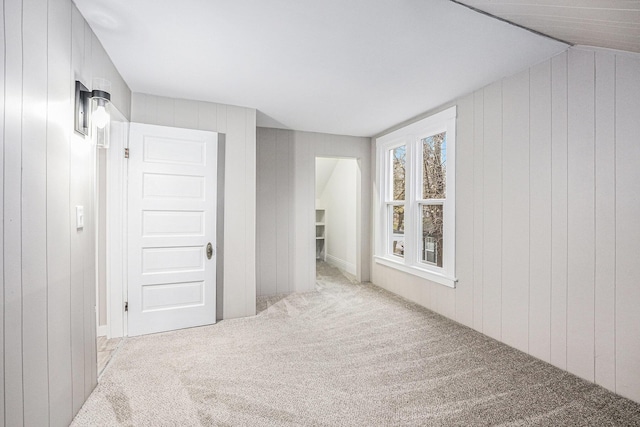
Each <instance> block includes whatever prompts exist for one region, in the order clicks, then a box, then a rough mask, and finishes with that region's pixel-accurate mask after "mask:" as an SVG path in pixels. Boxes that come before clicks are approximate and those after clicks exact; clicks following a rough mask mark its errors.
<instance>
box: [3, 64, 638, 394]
mask: <svg viewBox="0 0 640 427" xmlns="http://www.w3.org/2000/svg"><path fill="white" fill-rule="evenodd" d="M615 98H616V104H615V105H616V146H615V150H616V151H615V153H616V157H615V158H616V195H615V200H616V221H615V224H616V225H615V227H616V274H615V280H616V287H615V292H616V307H615V313H616V391H617V392H618V393H620V394H621V395H623V396H626V397H628V398H630V399H633V400H635V401H636V402H640V369H639V368H638V366H640V356H639V355H640V333H638V325H640V310H639V309H638V305H639V302H640V286H638V276H639V268H638V254H639V253H640V227H639V226H638V218H640V198H639V197H638V183H639V182H640V168H639V167H638V165H640V144H638V141H640V60H639V59H637V58H630V57H624V56H622V55H619V56H618V57H617V59H616V90H615ZM5 345H6V344H5Z"/></svg>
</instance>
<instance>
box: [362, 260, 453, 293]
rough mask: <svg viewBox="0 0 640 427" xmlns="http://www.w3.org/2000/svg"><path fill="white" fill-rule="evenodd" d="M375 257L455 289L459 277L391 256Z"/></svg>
mask: <svg viewBox="0 0 640 427" xmlns="http://www.w3.org/2000/svg"><path fill="white" fill-rule="evenodd" d="M373 259H374V260H375V262H376V263H377V264H381V265H384V266H386V267H391V268H395V269H396V270H400V271H402V272H404V273H409V274H413V275H414V276H418V277H421V278H423V279H427V280H430V281H432V282H435V283H439V284H441V285H444V286H447V287H449V288H454V289H455V287H456V282H457V281H458V279H455V278H452V277H448V276H445V275H444V274H440V273H436V272H435V271H431V270H427V269H426V268H420V267H418V266H415V265H406V264H403V263H401V262H398V261H395V260H392V259H389V258H385V257H381V256H374V257H373Z"/></svg>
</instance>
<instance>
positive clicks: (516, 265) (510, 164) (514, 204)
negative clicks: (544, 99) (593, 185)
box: [502, 71, 529, 352]
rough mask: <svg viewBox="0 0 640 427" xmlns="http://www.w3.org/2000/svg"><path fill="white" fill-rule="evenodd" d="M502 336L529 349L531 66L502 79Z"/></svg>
mask: <svg viewBox="0 0 640 427" xmlns="http://www.w3.org/2000/svg"><path fill="white" fill-rule="evenodd" d="M502 100H503V106H502V108H503V123H502V134H503V135H502V138H503V139H502V339H503V340H504V342H505V343H507V344H509V345H511V346H513V347H515V348H517V349H519V350H522V351H525V352H526V351H528V344H529V343H528V341H529V340H528V332H529V72H528V71H525V72H522V73H519V74H516V75H515V76H513V77H510V78H507V79H505V80H504V83H503V85H502Z"/></svg>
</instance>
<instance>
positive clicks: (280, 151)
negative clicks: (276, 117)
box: [260, 130, 293, 294]
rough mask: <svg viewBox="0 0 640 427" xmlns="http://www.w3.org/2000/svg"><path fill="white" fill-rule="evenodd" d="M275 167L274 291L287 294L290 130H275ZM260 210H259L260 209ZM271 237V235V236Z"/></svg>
mask: <svg viewBox="0 0 640 427" xmlns="http://www.w3.org/2000/svg"><path fill="white" fill-rule="evenodd" d="M274 132H275V133H276V138H275V168H276V171H275V172H276V195H275V199H273V200H275V204H276V229H275V233H276V235H275V240H276V254H277V256H276V261H275V264H276V286H277V288H276V293H278V294H287V293H289V292H291V283H290V282H289V277H290V274H289V257H290V253H289V224H291V223H292V222H293V221H291V217H292V216H293V215H292V212H291V209H292V208H293V205H292V200H291V197H290V196H291V179H290V173H289V170H290V169H291V163H290V162H289V152H290V151H291V149H292V147H291V144H290V141H289V137H290V135H291V132H286V131H282V130H275V131H274ZM260 211H261V210H260ZM260 214H261V213H260ZM271 238H273V236H271Z"/></svg>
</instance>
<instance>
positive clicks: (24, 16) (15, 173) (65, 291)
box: [0, 0, 130, 426]
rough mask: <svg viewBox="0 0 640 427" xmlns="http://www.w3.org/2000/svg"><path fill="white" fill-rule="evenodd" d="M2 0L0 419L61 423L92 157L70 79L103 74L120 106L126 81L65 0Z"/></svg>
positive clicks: (87, 287)
mask: <svg viewBox="0 0 640 427" xmlns="http://www.w3.org/2000/svg"><path fill="white" fill-rule="evenodd" d="M3 5H4V7H3V8H2V9H0V21H2V26H3V30H4V31H2V32H0V38H4V40H2V41H0V56H1V57H2V60H3V68H4V70H5V72H4V73H2V76H3V77H1V78H2V79H4V81H2V82H0V110H2V111H0V193H1V194H0V199H1V200H3V205H2V209H1V210H0V213H1V215H0V217H1V220H0V229H1V230H0V236H2V244H0V265H1V268H2V271H3V275H2V277H1V278H0V280H2V281H3V283H2V285H0V296H1V298H2V304H0V329H2V331H1V333H0V348H1V350H2V351H1V354H2V356H1V358H0V367H2V368H0V426H4V425H7V426H17V425H51V426H66V425H69V423H70V422H71V420H72V417H73V415H74V414H75V413H76V412H77V411H78V410H79V409H80V407H81V405H82V404H83V403H84V401H85V399H86V397H87V396H88V395H89V394H90V393H91V391H92V390H93V388H94V387H95V385H96V369H97V360H96V341H95V331H96V330H95V327H96V325H95V320H96V316H95V311H94V306H95V286H96V281H95V274H96V273H95V272H96V265H95V255H96V252H95V222H94V199H95V188H94V181H95V162H96V157H95V146H94V144H93V143H92V142H91V140H90V139H88V138H84V137H81V136H78V135H77V134H75V133H74V131H73V103H74V96H73V94H74V81H75V80H76V79H78V80H82V81H83V82H84V83H85V85H86V86H87V87H89V88H91V84H92V80H93V79H94V78H106V79H107V80H109V81H110V82H111V85H112V86H111V87H112V89H111V93H112V100H113V103H114V105H115V106H116V107H117V108H118V109H120V110H121V111H122V112H124V113H125V115H127V116H128V114H129V104H130V91H129V88H128V87H127V85H126V84H125V83H124V81H123V80H122V78H121V77H120V76H119V74H118V73H117V71H116V70H115V68H114V67H113V65H112V63H111V61H110V60H109V58H108V56H107V55H106V53H105V51H104V49H103V48H102V46H101V45H100V43H99V42H98V41H97V39H96V37H95V35H94V34H93V32H92V31H91V30H90V28H89V26H88V25H87V23H86V22H85V21H84V20H83V18H82V16H81V15H80V13H79V12H78V10H77V9H76V8H75V6H74V5H73V4H72V2H71V1H70V0H51V1H45V0H6V1H5V2H4V3H3ZM1 113H4V114H1ZM76 205H83V206H84V209H85V226H84V228H83V229H82V230H76V227H75V206H76Z"/></svg>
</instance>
